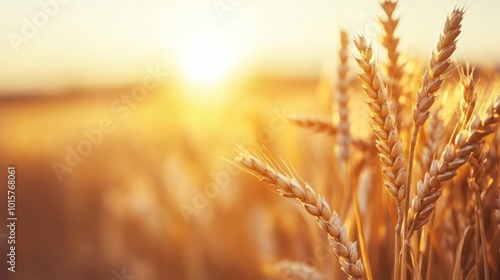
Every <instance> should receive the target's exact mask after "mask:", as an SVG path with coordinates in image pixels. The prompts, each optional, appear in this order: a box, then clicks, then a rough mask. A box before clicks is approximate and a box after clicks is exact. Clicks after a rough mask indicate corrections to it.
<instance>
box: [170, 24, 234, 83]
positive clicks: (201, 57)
mask: <svg viewBox="0 0 500 280" xmlns="http://www.w3.org/2000/svg"><path fill="white" fill-rule="evenodd" d="M177 52H178V54H177V55H176V59H177V62H178V66H179V68H180V71H181V75H182V77H183V78H184V79H185V81H186V82H187V83H189V84H190V85H196V86H199V85H201V86H215V85H218V84H221V83H222V82H224V79H225V78H227V76H228V74H229V73H230V71H231V70H232V68H233V67H234V66H235V64H236V56H235V50H234V48H232V46H231V45H230V43H229V41H228V40H225V38H223V37H220V36H213V35H212V36H211V35H210V34H206V33H202V34H197V36H192V37H190V38H188V39H187V40H186V41H185V42H184V43H183V44H181V45H180V46H179V50H178V51H177Z"/></svg>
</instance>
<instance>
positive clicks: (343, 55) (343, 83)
mask: <svg viewBox="0 0 500 280" xmlns="http://www.w3.org/2000/svg"><path fill="white" fill-rule="evenodd" d="M347 47H348V38H347V32H346V31H344V30H341V31H340V51H339V58H340V65H339V67H338V79H337V103H338V115H339V124H338V129H339V134H338V141H339V157H340V160H341V161H342V162H343V163H344V165H347V162H348V160H349V154H350V143H349V142H350V140H351V135H350V132H349V107H348V103H349V94H348V92H347V91H348V89H349V80H348V77H347V74H348V73H349V65H348V63H347V60H348V58H349V51H348V49H347Z"/></svg>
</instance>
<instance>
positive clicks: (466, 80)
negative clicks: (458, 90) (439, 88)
mask: <svg viewBox="0 0 500 280" xmlns="http://www.w3.org/2000/svg"><path fill="white" fill-rule="evenodd" d="M459 71H460V72H459V73H460V81H461V82H462V87H463V96H462V99H461V100H460V108H461V113H462V115H461V116H460V122H461V123H462V125H466V124H467V123H468V122H469V120H470V118H471V116H472V113H473V112H474V108H475V107H476V89H475V84H474V68H472V69H471V68H470V67H469V65H468V64H466V66H465V70H464V69H463V68H461V67H460V68H459Z"/></svg>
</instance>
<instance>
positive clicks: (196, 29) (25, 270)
mask: <svg viewBox="0 0 500 280" xmlns="http://www.w3.org/2000/svg"><path fill="white" fill-rule="evenodd" d="M456 4H457V2H456V1H431V0H425V1H409V0H407V1H403V0H402V1H400V9H399V11H398V15H400V16H401V22H400V26H399V29H398V32H397V33H398V34H399V35H401V48H400V49H401V50H402V51H403V52H404V54H405V55H407V56H408V59H411V60H417V61H424V60H427V59H428V57H429V55H430V53H431V51H432V49H433V46H434V45H435V43H436V41H437V39H438V36H439V33H440V31H441V28H442V25H443V23H444V20H445V18H446V15H447V14H448V12H449V11H451V10H452V9H453V7H454V6H455V5H456ZM466 4H467V9H468V10H467V13H466V18H465V20H464V23H463V29H462V30H463V33H462V35H460V41H459V44H458V46H459V47H458V50H457V53H456V54H455V57H457V58H459V59H463V58H466V59H468V60H469V61H471V63H472V64H473V65H477V66H480V68H481V69H489V70H495V69H497V66H498V63H499V61H500V57H499V53H498V46H499V45H500V37H499V36H497V34H500V20H499V19H498V12H499V11H500V2H499V1H496V0H476V1H469V2H468V3H466ZM380 15H381V10H380V7H379V6H378V2H377V1H376V0H356V1H337V0H315V1H306V0H286V1H285V0H275V1H264V0H240V1H236V0H233V1H229V0H189V1H184V0H182V1H181V0H167V1H159V0H145V1H132V0H121V1H117V0H110V1H104V0H87V1H85V0H65V1H63V0H61V1H57V0H40V1H32V0H28V1H15V0H2V1H0V35H1V36H0V168H1V170H6V169H7V166H8V165H14V166H16V168H17V175H18V177H17V216H18V219H19V220H18V227H17V242H18V246H16V248H17V261H18V263H17V272H16V273H14V274H13V273H7V272H6V267H7V265H6V256H5V254H4V252H6V250H7V244H6V239H5V234H6V233H7V231H6V229H5V227H3V226H2V227H1V228H0V234H1V235H0V251H1V252H2V254H1V255H0V263H1V265H0V275H2V277H1V279H9V280H11V279H12V280H14V279H15V280H17V279H42V280H45V279H47V280H49V279H51V280H53V279H75V280H78V279H102V280H109V279H116V280H120V279H137V280H149V279H151V280H154V279H196V280H203V279H268V278H269V279H275V277H276V275H273V272H272V268H270V267H269V264H272V263H274V262H277V261H280V260H285V259H288V260H295V261H303V262H309V263H312V264H313V265H315V266H317V267H319V268H321V269H322V270H323V271H329V270H332V267H334V266H336V265H337V264H336V263H335V260H334V258H333V256H332V255H331V254H328V245H327V243H326V238H325V236H323V235H321V234H320V233H319V232H318V229H317V226H316V225H315V224H314V221H313V220H312V219H310V218H309V217H307V216H305V215H304V213H302V212H303V211H301V209H300V208H299V207H297V203H296V202H293V201H292V202H290V201H284V200H283V199H281V198H280V197H279V196H277V195H276V194H275V193H273V192H272V191H270V190H269V188H268V187H267V186H266V185H265V184H263V183H262V182H258V181H257V180H255V178H252V177H251V176H249V175H248V174H245V173H244V172H242V171H240V170H239V169H236V168H234V166H233V165H232V164H231V163H230V162H228V159H229V160H231V159H232V158H233V157H234V155H236V152H235V150H234V147H235V146H237V145H240V146H247V145H254V146H257V147H259V148H260V149H262V150H265V153H269V154H270V155H273V156H274V157H276V158H278V160H280V159H279V157H280V156H281V157H282V158H283V161H284V162H286V164H287V165H291V166H293V167H294V169H295V170H296V171H297V173H299V174H300V176H301V177H302V178H303V179H305V180H306V181H308V182H309V183H310V184H311V185H314V186H315V187H317V188H318V189H320V190H323V193H325V196H326V197H328V198H329V199H331V201H333V202H335V200H336V197H335V195H334V194H335V193H336V192H337V191H338V190H336V189H335V185H336V184H335V183H336V180H338V179H336V178H337V177H338V176H337V175H338V174H334V172H332V170H334V169H332V166H331V165H332V156H333V145H332V143H331V141H329V140H328V139H326V138H325V137H322V136H320V135H314V134H311V133H309V132H306V131H302V130H300V129H297V128H294V127H292V126H291V125H290V124H289V122H288V121H287V120H286V116H287V115H288V114H295V113H304V112H305V113H312V114H317V115H328V114H331V110H332V108H331V105H330V104H331V103H330V100H331V92H332V88H333V86H334V83H335V80H334V77H335V69H336V65H337V63H338V58H337V51H338V45H339V30H340V28H343V29H346V30H348V31H349V32H350V33H351V35H352V34H355V33H365V34H368V35H370V36H372V39H373V40H374V41H375V42H377V40H378V36H379V34H380V31H381V27H380V26H379V25H378V23H377V17H378V16H380ZM376 46H377V45H376ZM379 48H380V47H376V49H379ZM381 60H382V58H381ZM351 62H352V61H351ZM361 97H362V94H359V98H361ZM356 98H357V97H354V98H353V99H354V100H356ZM354 102H355V101H352V103H351V105H350V106H351V108H352V112H353V113H352V115H353V116H354V117H353V133H355V134H357V135H359V136H363V135H365V134H366V133H367V131H368V130H369V126H368V125H367V124H366V118H365V117H366V115H367V114H366V111H364V110H361V108H364V107H362V106H359V105H356V104H355V103H354ZM357 104H362V103H357ZM261 144H262V145H263V146H261ZM263 147H265V148H263ZM304 159H307V160H304ZM0 173H1V174H5V176H4V178H0V182H1V184H0V185H1V186H2V192H1V193H2V196H1V197H0V205H1V210H0V218H1V220H2V222H1V223H0V224H1V225H4V221H5V218H6V209H7V206H6V200H7V199H6V188H5V184H6V180H7V179H6V178H7V175H6V174H7V173H6V172H3V171H2V172H0ZM364 199H365V201H364V203H368V199H367V198H366V197H365V198H364ZM372 251H373V253H372V254H373V257H372V259H373V260H374V263H372V266H374V267H378V268H376V269H383V265H384V262H386V263H387V262H389V263H390V262H391V260H386V259H384V258H383V249H382V248H374V249H373V250H372ZM377 256H379V258H376V257H377ZM133 277H135V278H133ZM273 277H274V278H273Z"/></svg>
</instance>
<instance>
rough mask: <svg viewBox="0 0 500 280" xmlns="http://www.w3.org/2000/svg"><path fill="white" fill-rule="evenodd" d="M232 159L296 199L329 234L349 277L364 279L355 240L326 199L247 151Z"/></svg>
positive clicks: (343, 268) (287, 195)
mask: <svg viewBox="0 0 500 280" xmlns="http://www.w3.org/2000/svg"><path fill="white" fill-rule="evenodd" d="M235 160H236V161H237V162H239V163H240V164H241V165H242V166H243V167H244V168H245V169H246V170H247V171H249V172H250V173H252V174H254V175H255V176H257V177H259V178H260V179H261V180H263V181H265V182H267V183H269V184H272V185H274V186H276V187H278V191H279V192H280V194H281V195H283V196H284V197H287V198H295V199H297V200H299V201H300V202H301V203H302V206H303V207H304V208H305V209H306V210H307V212H308V213H309V214H310V215H312V216H314V217H316V219H317V220H318V223H319V225H320V226H321V228H323V229H324V230H325V231H326V233H327V234H328V239H329V240H330V244H331V246H332V249H333V252H334V254H335V255H336V256H337V257H338V258H339V262H340V266H341V268H342V270H343V271H345V273H347V275H348V276H349V279H364V278H365V269H364V266H363V262H362V261H361V259H360V258H359V256H358V250H357V245H356V242H350V241H349V238H348V236H347V229H346V227H345V226H342V224H341V222H340V218H339V216H338V214H337V213H336V212H333V213H332V212H331V210H330V206H329V205H328V203H327V202H326V201H325V199H324V198H323V197H321V196H320V195H317V194H316V193H315V192H314V190H313V189H312V188H311V187H310V186H309V184H307V183H304V186H302V185H301V184H300V183H299V182H298V181H297V180H296V179H294V178H291V177H289V176H287V175H284V174H283V173H281V172H279V171H277V170H276V169H274V168H273V167H271V166H270V165H269V164H267V163H266V162H265V161H263V160H261V159H259V158H258V157H256V156H254V155H252V154H250V153H249V152H248V151H246V150H242V151H240V153H239V156H238V157H237V158H236V159H235Z"/></svg>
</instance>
